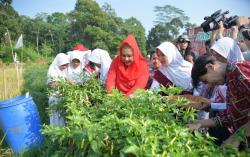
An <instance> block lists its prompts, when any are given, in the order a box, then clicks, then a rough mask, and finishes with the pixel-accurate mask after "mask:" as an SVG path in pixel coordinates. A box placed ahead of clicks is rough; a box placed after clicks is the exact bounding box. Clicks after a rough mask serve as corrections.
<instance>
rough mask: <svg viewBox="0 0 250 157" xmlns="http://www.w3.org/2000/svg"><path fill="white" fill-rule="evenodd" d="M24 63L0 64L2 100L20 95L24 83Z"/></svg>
mask: <svg viewBox="0 0 250 157" xmlns="http://www.w3.org/2000/svg"><path fill="white" fill-rule="evenodd" d="M22 67H23V66H22V65H20V64H19V65H18V70H17V68H16V67H15V65H14V64H10V65H6V64H0V101H1V100H5V99H8V98H12V97H15V96H18V95H20V93H21V90H22V83H23V77H22V73H23V69H22Z"/></svg>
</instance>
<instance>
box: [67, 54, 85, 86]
mask: <svg viewBox="0 0 250 157" xmlns="http://www.w3.org/2000/svg"><path fill="white" fill-rule="evenodd" d="M69 54H70V64H69V67H68V74H67V79H68V80H69V81H70V82H72V83H81V82H82V81H83V68H84V64H85V63H84V62H83V60H84V57H85V54H84V53H82V52H81V51H78V50H74V51H71V52H70V53H69Z"/></svg>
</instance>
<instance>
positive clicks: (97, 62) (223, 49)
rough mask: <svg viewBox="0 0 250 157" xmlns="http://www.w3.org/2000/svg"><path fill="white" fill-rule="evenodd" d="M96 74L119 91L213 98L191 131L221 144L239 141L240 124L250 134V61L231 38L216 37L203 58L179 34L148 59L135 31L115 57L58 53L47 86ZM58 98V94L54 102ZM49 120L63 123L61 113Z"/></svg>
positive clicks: (75, 51)
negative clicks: (176, 91)
mask: <svg viewBox="0 0 250 157" xmlns="http://www.w3.org/2000/svg"><path fill="white" fill-rule="evenodd" d="M245 31H247V32H248V34H247V35H248V36H247V35H243V37H244V41H245V43H246V45H248V46H249V47H248V48H249V49H250V45H249V41H250V37H249V30H244V31H243V32H245ZM94 73H95V74H96V76H98V78H97V79H99V80H100V82H101V83H102V84H103V85H104V86H105V88H106V90H107V91H108V92H112V90H113V89H118V90H119V91H121V92H122V93H123V94H124V95H125V96H128V97H129V96H131V95H132V94H133V93H134V92H135V91H136V90H137V89H149V90H157V89H158V88H159V87H160V86H161V85H162V86H165V87H169V86H179V87H181V88H182V89H183V93H182V94H190V95H194V96H199V97H204V98H207V100H209V101H206V103H205V102H200V103H201V104H202V105H201V106H202V107H198V108H197V109H199V110H200V112H201V113H203V115H208V114H207V112H205V111H208V110H210V113H209V116H202V118H200V119H199V120H197V121H195V122H194V123H190V124H188V125H187V126H188V127H189V128H190V129H194V130H195V129H197V130H198V129H200V128H210V129H209V133H210V134H211V135H212V136H214V137H216V138H217V139H218V144H221V142H222V141H224V142H227V143H232V141H234V142H235V143H234V144H235V146H236V147H238V146H239V141H237V140H236V139H235V138H234V136H236V135H234V133H237V130H238V129H239V128H243V129H245V131H246V133H247V137H249V136H250V135H249V134H250V130H249V127H250V122H249V119H250V98H249V96H250V62H248V61H245V60H244V57H243V54H242V52H241V50H240V48H239V46H238V44H237V42H236V41H235V40H234V39H232V38H229V37H222V38H221V39H219V40H218V41H215V42H214V43H213V44H212V45H211V46H210V48H209V54H206V55H203V56H200V57H199V58H198V55H197V54H196V53H194V52H192V51H191V49H190V40H189V39H188V37H187V36H180V37H179V38H178V39H177V43H176V44H173V43H171V42H168V41H166V42H163V43H161V44H160V45H159V46H157V47H156V49H155V51H153V52H151V54H150V59H149V61H148V60H147V59H145V58H144V57H143V56H142V54H141V52H140V49H139V47H138V45H137V42H136V39H135V37H134V36H133V35H128V36H127V37H126V38H125V39H124V40H123V41H122V43H121V45H120V47H119V48H118V54H117V56H116V57H115V58H114V59H113V60H112V59H111V58H110V56H109V53H108V52H107V51H106V50H102V49H98V48H97V49H94V50H93V51H90V50H88V49H87V48H85V47H84V46H83V45H77V46H76V47H74V48H73V51H70V52H68V54H63V53H60V54H58V55H57V56H56V58H55V59H54V61H53V63H52V64H51V66H50V68H49V71H48V78H49V79H48V85H49V86H50V87H51V88H54V87H55V86H56V81H57V80H59V79H61V78H63V79H67V80H68V81H69V82H71V83H82V82H83V81H84V80H85V79H86V78H88V77H89V76H91V75H92V74H94ZM58 99H59V98H58V96H57V95H56V93H55V95H52V96H50V99H49V101H50V102H49V103H50V104H51V103H53V101H58ZM204 104H205V107H204ZM196 106H197V105H196ZM53 116H54V117H53ZM50 122H51V124H52V125H53V124H55V125H57V124H61V125H63V123H64V122H63V119H60V117H59V116H58V114H57V113H54V114H53V115H51V116H50ZM213 129H215V130H213ZM236 141H237V142H236Z"/></svg>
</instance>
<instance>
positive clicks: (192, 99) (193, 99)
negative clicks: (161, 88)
mask: <svg viewBox="0 0 250 157" xmlns="http://www.w3.org/2000/svg"><path fill="white" fill-rule="evenodd" d="M166 98H167V99H168V100H170V101H177V100H178V99H181V98H184V99H187V100H188V101H189V103H188V104H187V105H183V106H182V108H184V109H185V108H189V107H192V108H195V109H198V110H204V109H206V108H208V107H210V105H211V100H209V99H207V98H204V97H201V96H193V95H176V96H167V97H166Z"/></svg>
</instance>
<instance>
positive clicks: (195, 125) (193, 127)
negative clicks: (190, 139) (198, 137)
mask: <svg viewBox="0 0 250 157" xmlns="http://www.w3.org/2000/svg"><path fill="white" fill-rule="evenodd" d="M201 126H202V125H201V123H200V122H199V121H195V122H194V123H191V124H187V127H188V128H189V129H191V131H195V130H198V129H199V128H201Z"/></svg>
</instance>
